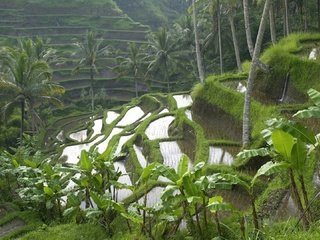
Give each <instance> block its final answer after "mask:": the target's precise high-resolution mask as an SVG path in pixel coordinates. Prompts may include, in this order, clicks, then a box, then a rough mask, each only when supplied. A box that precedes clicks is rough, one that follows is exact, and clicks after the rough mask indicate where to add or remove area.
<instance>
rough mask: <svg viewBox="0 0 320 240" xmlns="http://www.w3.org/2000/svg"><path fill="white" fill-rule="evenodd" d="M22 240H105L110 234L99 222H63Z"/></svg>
mask: <svg viewBox="0 0 320 240" xmlns="http://www.w3.org/2000/svg"><path fill="white" fill-rule="evenodd" d="M20 239H21V240H44V239H46V240H60V239H68V240H88V239H95V240H105V239H108V236H107V234H106V232H105V230H104V229H103V228H102V227H100V226H99V225H97V224H75V223H70V224H63V225H57V226H54V227H44V228H42V229H41V230H37V231H33V232H30V233H28V234H26V235H25V236H23V237H21V238H20Z"/></svg>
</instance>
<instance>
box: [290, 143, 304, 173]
mask: <svg viewBox="0 0 320 240" xmlns="http://www.w3.org/2000/svg"><path fill="white" fill-rule="evenodd" d="M306 159H307V148H306V145H305V143H304V142H302V141H300V140H299V139H298V141H297V143H296V144H295V145H294V146H293V148H292V154H291V165H292V167H293V169H294V170H295V171H297V172H299V174H303V170H304V167H305V165H306Z"/></svg>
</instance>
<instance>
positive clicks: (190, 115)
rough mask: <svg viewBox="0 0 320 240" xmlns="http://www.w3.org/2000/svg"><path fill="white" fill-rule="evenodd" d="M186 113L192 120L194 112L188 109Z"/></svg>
mask: <svg viewBox="0 0 320 240" xmlns="http://www.w3.org/2000/svg"><path fill="white" fill-rule="evenodd" d="M185 114H186V116H187V118H189V119H190V120H191V121H192V113H191V111H190V110H186V111H185Z"/></svg>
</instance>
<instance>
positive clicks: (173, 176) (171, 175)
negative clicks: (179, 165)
mask: <svg viewBox="0 0 320 240" xmlns="http://www.w3.org/2000/svg"><path fill="white" fill-rule="evenodd" d="M155 171H156V172H157V173H158V174H159V175H161V176H163V177H166V178H168V179H169V180H170V181H172V182H177V181H178V180H179V176H178V174H177V173H176V171H175V170H174V169H173V168H171V167H168V166H166V165H163V164H158V165H157V166H156V168H155Z"/></svg>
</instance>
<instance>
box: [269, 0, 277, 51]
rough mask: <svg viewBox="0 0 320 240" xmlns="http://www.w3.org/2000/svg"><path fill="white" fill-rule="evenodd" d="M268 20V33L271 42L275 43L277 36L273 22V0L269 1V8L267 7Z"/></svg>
mask: <svg viewBox="0 0 320 240" xmlns="http://www.w3.org/2000/svg"><path fill="white" fill-rule="evenodd" d="M269 22H270V35H271V41H272V44H273V45H274V44H276V42H277V36H276V26H275V22H274V6H273V1H272V2H271V5H270V9H269Z"/></svg>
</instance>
